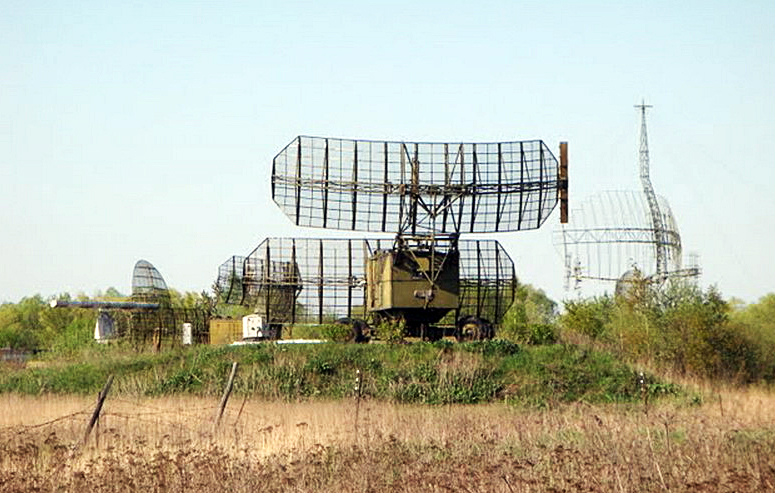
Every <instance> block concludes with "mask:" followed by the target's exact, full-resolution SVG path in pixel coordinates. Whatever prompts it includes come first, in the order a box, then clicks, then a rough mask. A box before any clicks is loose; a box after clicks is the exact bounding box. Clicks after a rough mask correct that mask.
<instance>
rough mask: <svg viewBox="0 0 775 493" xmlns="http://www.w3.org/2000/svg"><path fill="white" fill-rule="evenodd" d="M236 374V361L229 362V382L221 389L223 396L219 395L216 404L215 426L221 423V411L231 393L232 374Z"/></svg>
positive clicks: (224, 407)
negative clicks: (217, 404) (219, 401)
mask: <svg viewBox="0 0 775 493" xmlns="http://www.w3.org/2000/svg"><path fill="white" fill-rule="evenodd" d="M236 374H237V362H236V361H235V362H234V363H232V364H231V374H230V375H229V382H228V383H227V384H226V388H225V389H223V397H221V403H220V405H219V406H218V415H217V416H216V417H215V428H216V429H218V426H219V425H220V424H221V418H222V417H223V411H224V410H225V409H226V403H227V402H228V401H229V395H230V394H231V389H232V386H233V385H234V376H235V375H236Z"/></svg>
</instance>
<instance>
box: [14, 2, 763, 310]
mask: <svg viewBox="0 0 775 493" xmlns="http://www.w3.org/2000/svg"><path fill="white" fill-rule="evenodd" d="M264 3H266V5H265V6H264V5H262V4H264ZM270 4H271V5H270ZM580 4H581V2H563V1H555V2H545V1H540V2H449V1H445V2H403V1H391V2H385V3H372V2H363V1H361V2H338V1H329V2H290V1H284V2H248V1H245V2H229V1H220V2H190V1H180V2H157V1H147V2H104V1H95V2H87V1H77V2H75V1H73V2H66V1H61V2H57V1H49V2H37V1H30V0H24V1H15V0H5V1H4V2H3V6H2V8H1V9H0V47H2V48H0V183H1V184H2V187H0V302H2V301H18V299H20V298H21V297H23V296H27V295H32V294H35V293H41V294H42V295H44V296H51V295H54V294H57V293H61V292H64V291H69V292H71V293H76V292H86V293H93V292H94V291H96V290H104V289H106V288H108V287H110V286H114V287H116V288H118V289H119V290H120V291H122V292H128V291H129V290H130V286H129V285H130V279H131V271H132V267H133V265H134V262H135V261H136V260H138V259H140V258H144V259H147V260H149V261H151V262H152V263H153V264H154V265H156V267H157V268H158V269H159V270H160V271H161V272H162V274H163V275H164V276H165V278H166V280H167V282H168V284H170V285H171V286H173V287H175V288H177V289H179V290H182V291H188V290H191V291H200V290H203V289H209V287H210V286H211V284H212V282H213V281H214V279H215V276H216V271H217V267H218V265H219V264H220V263H221V262H222V261H224V260H226V259H227V258H228V257H229V256H231V255H234V254H242V255H244V254H246V253H248V252H249V251H250V250H251V249H252V248H253V247H254V246H255V245H256V244H258V243H259V241H260V240H261V239H262V238H264V237H266V236H288V235H299V236H319V235H322V234H325V233H323V232H322V231H320V230H299V229H297V228H294V227H292V226H291V224H290V222H289V221H288V220H287V219H286V218H285V216H283V215H282V214H281V213H280V211H279V209H278V208H277V207H276V206H274V204H273V203H272V202H271V199H270V197H269V193H270V190H269V173H270V166H271V160H272V157H273V156H274V155H275V154H276V153H277V152H278V151H279V150H280V149H282V147H283V146H285V144H286V143H288V142H289V141H290V140H291V139H292V138H293V137H295V136H296V135H298V134H307V135H322V136H340V137H349V138H370V139H401V140H409V141H414V140H430V141H452V142H454V141H480V140H482V141H493V140H514V139H528V138H540V139H544V140H545V141H547V142H548V143H549V145H550V146H552V147H553V148H556V147H557V144H558V143H559V141H560V140H567V141H568V142H569V146H570V173H571V192H570V193H571V195H570V198H571V203H572V204H573V201H575V200H579V199H581V198H583V197H586V196H588V195H590V194H592V193H594V192H596V191H598V190H608V189H631V188H638V181H637V167H636V163H637V145H638V131H639V117H638V114H637V112H636V110H635V109H634V108H633V107H632V105H633V104H636V103H638V102H640V100H641V99H642V98H645V100H646V101H647V102H648V103H651V104H653V105H654V109H653V110H652V111H651V113H650V114H649V137H650V145H651V160H652V171H651V173H652V181H653V182H654V186H655V188H656V190H657V192H658V193H659V194H661V195H663V196H665V197H666V198H667V200H668V201H669V202H670V204H671V206H672V209H673V212H674V214H675V216H676V218H677V220H678V225H679V227H680V230H681V233H682V237H683V243H684V246H685V250H692V251H696V252H697V253H699V255H700V262H701V264H702V267H703V270H704V273H703V278H702V283H703V285H708V284H716V285H718V287H719V289H720V290H721V292H722V293H723V294H724V295H725V296H736V297H740V298H743V299H744V300H746V301H755V300H756V299H758V298H759V297H760V296H762V295H764V294H766V293H768V292H772V291H775V282H774V281H773V279H775V261H773V256H772V253H771V249H772V246H773V245H774V244H775V227H774V226H775V219H773V211H774V210H775V194H774V193H773V191H772V186H773V183H775V171H774V170H775V167H774V166H773V157H772V156H773V151H772V144H771V143H770V142H771V140H772V136H773V135H774V134H775V120H774V118H773V110H775V104H774V103H775V96H773V92H774V91H775V90H774V89H773V88H775V2H772V1H771V0H766V1H744V2H717V1H707V0H706V1H687V2H673V1H670V2H667V1H666V2H637V3H636V2H621V1H611V2H587V5H586V6H581V5H580ZM555 214H557V213H556V212H555ZM558 221H559V217H558V215H555V216H554V217H552V218H551V219H550V221H549V223H548V224H547V225H546V226H545V227H544V228H543V229H541V230H539V231H536V232H528V233H514V234H503V235H500V236H498V238H499V239H500V240H501V241H503V243H504V244H505V245H506V247H507V249H508V251H509V252H510V254H511V255H512V257H513V258H514V260H515V262H516V263H517V273H518V275H519V277H520V279H521V280H522V281H524V282H529V283H531V284H534V285H536V286H538V287H541V288H543V289H545V290H546V291H547V292H548V293H549V294H550V295H551V296H552V297H554V298H555V299H562V298H563V297H565V296H569V294H568V293H565V292H564V291H563V268H562V261H561V260H562V259H561V258H560V257H559V256H558V255H557V253H556V251H555V249H554V247H553V246H552V241H551V236H552V229H553V228H554V225H555V224H556V223H557V222H558Z"/></svg>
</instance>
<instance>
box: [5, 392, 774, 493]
mask: <svg viewBox="0 0 775 493" xmlns="http://www.w3.org/2000/svg"><path fill="white" fill-rule="evenodd" d="M243 402H244V407H243ZM216 405H217V402H213V401H211V400H203V399H199V398H164V399H144V400H138V401H127V400H122V399H118V398H115V399H111V398H110V397H109V398H108V400H107V402H106V405H105V408H104V410H103V414H104V416H103V417H102V419H101V422H100V425H99V427H98V428H97V429H96V430H95V432H93V433H92V436H91V437H90V438H89V440H88V443H87V444H86V445H79V442H80V441H81V439H82V438H83V434H84V430H85V427H86V423H87V421H88V415H89V413H90V412H91V410H92V409H93V407H94V399H85V398H75V397H61V396H60V397H52V396H43V397H38V398H34V397H20V396H15V395H3V396H0V490H1V491H127V490H137V491H186V490H192V491H202V490H207V491H210V492H215V491H338V492H355V491H358V492H362V491H375V492H377V491H471V492H473V491H503V492H527V491H618V492H632V491H665V490H668V489H669V490H670V491H730V492H732V491H767V490H775V455H774V454H773V452H775V395H773V394H771V393H767V392H763V391H755V390H750V391H727V392H722V393H720V394H708V396H706V398H705V403H704V404H703V405H695V406H688V405H686V406H678V405H676V404H661V405H659V406H657V407H651V408H649V409H648V412H645V411H646V409H645V408H644V406H643V405H635V406H629V407H613V406H595V407H593V406H589V405H585V404H579V405H571V406H567V407H564V408H562V409H553V410H547V411H537V410H531V411H526V410H519V409H515V408H512V407H507V406H500V405H487V406H451V407H408V406H393V405H390V404H384V403H374V402H363V403H362V404H361V405H360V409H359V410H356V405H355V403H354V402H352V401H348V402H339V403H320V402H312V403H296V404H288V403H267V402H258V401H251V400H247V401H243V399H242V398H240V397H234V398H233V400H232V401H231V402H230V403H229V408H228V410H227V413H226V415H225V417H224V419H223V422H222V424H221V427H220V429H219V430H217V431H214V429H213V423H214V416H215V412H216ZM356 416H357V420H356Z"/></svg>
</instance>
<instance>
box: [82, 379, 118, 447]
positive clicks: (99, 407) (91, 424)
mask: <svg viewBox="0 0 775 493" xmlns="http://www.w3.org/2000/svg"><path fill="white" fill-rule="evenodd" d="M111 385H113V375H110V376H109V377H108V381H107V382H105V386H104V387H102V390H101V391H100V394H99V398H98V399H97V407H95V408H94V412H93V413H92V415H91V419H90V420H89V425H88V426H87V427H86V433H84V435H83V443H84V444H86V440H88V439H89V434H90V433H91V430H92V428H94V424H95V423H96V422H97V420H98V419H100V411H102V405H103V404H104V403H105V398H106V397H107V396H108V391H110V386H111Z"/></svg>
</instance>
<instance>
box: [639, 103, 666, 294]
mask: <svg viewBox="0 0 775 493" xmlns="http://www.w3.org/2000/svg"><path fill="white" fill-rule="evenodd" d="M635 107H636V108H638V109H640V112H641V125H640V150H639V152H638V156H639V164H640V183H641V186H642V187H643V194H644V195H645V196H646V201H647V203H648V207H649V214H650V215H651V226H652V228H653V230H654V246H655V247H656V261H657V266H656V267H657V270H656V274H655V276H654V277H655V278H656V279H657V280H658V281H661V280H663V279H665V278H666V276H667V271H668V267H667V252H666V251H665V243H666V241H665V240H666V239H665V237H664V236H665V226H664V224H663V221H662V212H661V211H660V210H659V202H658V201H657V194H656V193H655V192H654V187H653V186H652V185H651V177H650V176H649V141H648V134H647V132H646V109H647V108H651V107H652V105H649V104H646V103H645V101H642V102H641V104H638V105H635Z"/></svg>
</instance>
